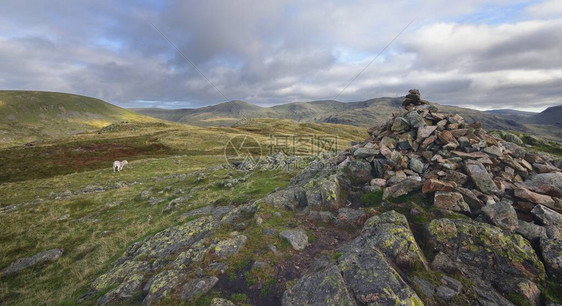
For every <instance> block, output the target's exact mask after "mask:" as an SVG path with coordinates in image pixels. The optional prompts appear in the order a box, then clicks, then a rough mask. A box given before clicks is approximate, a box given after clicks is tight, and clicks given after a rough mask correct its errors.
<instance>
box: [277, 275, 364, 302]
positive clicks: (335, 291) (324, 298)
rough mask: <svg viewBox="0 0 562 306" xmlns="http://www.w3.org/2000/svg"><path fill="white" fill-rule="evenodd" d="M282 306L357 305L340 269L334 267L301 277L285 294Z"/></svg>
mask: <svg viewBox="0 0 562 306" xmlns="http://www.w3.org/2000/svg"><path fill="white" fill-rule="evenodd" d="M281 304H282V305H284V306H299V305H356V303H355V300H354V298H353V295H352V294H351V293H350V292H349V290H348V289H347V287H346V285H345V281H344V279H343V277H342V273H341V271H340V269H339V268H338V267H336V266H334V265H330V266H328V267H327V268H325V269H323V270H321V271H318V272H315V273H312V274H308V275H305V276H303V277H301V278H300V279H299V280H298V281H297V283H296V284H295V285H294V286H293V287H292V288H289V289H287V290H286V291H285V293H283V298H282V302H281Z"/></svg>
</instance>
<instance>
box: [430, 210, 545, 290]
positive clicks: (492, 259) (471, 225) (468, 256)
mask: <svg viewBox="0 0 562 306" xmlns="http://www.w3.org/2000/svg"><path fill="white" fill-rule="evenodd" d="M426 235H427V241H428V244H429V245H430V246H431V248H432V249H433V250H435V251H439V252H441V253H442V254H444V255H442V256H446V257H447V258H448V259H449V260H450V261H449V262H450V263H451V265H452V266H453V267H454V268H456V269H457V270H459V271H464V272H465V273H468V274H471V275H473V277H474V278H477V279H480V278H482V279H484V280H487V281H491V282H492V283H498V282H506V281H507V280H508V279H511V278H526V279H529V280H531V281H542V280H544V278H545V269H544V265H543V263H542V262H541V261H540V260H539V258H538V257H537V254H536V253H535V251H534V250H533V248H532V246H531V243H530V242H529V241H528V240H526V239H524V238H523V237H522V236H520V235H517V234H509V233H506V232H504V231H502V230H501V229H500V228H497V227H495V226H491V225H488V224H485V223H480V222H477V221H472V220H460V219H456V220H451V219H438V220H433V221H431V222H430V223H429V224H428V225H427V227H426Z"/></svg>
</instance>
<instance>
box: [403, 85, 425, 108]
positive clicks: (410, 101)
mask: <svg viewBox="0 0 562 306" xmlns="http://www.w3.org/2000/svg"><path fill="white" fill-rule="evenodd" d="M422 104H427V101H425V100H422V98H421V94H420V91H419V90H417V89H410V91H408V94H407V95H406V99H404V101H403V102H402V106H404V107H407V108H408V107H411V106H417V105H422Z"/></svg>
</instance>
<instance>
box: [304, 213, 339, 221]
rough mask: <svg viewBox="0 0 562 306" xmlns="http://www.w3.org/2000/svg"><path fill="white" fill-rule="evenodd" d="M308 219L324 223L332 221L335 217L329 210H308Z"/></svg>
mask: <svg viewBox="0 0 562 306" xmlns="http://www.w3.org/2000/svg"><path fill="white" fill-rule="evenodd" d="M306 218H307V219H308V220H314V221H322V222H324V223H329V222H333V221H334V220H335V219H336V217H335V216H334V214H332V213H331V212H329V211H317V210H310V211H309V212H308V214H307V216H306Z"/></svg>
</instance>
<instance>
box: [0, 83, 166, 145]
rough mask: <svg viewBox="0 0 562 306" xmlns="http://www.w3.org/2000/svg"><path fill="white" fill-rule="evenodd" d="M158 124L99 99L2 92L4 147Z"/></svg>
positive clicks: (0, 118)
mask: <svg viewBox="0 0 562 306" xmlns="http://www.w3.org/2000/svg"><path fill="white" fill-rule="evenodd" d="M122 121H128V122H158V121H160V120H158V119H154V118H151V117H148V116H145V115H140V114H136V113H134V112H132V111H130V110H126V109H123V108H120V107H117V106H115V105H112V104H109V103H107V102H104V101H102V100H99V99H94V98H89V97H84V96H79V95H73V94H66V93H57V92H41V91H16V90H2V91H0V143H1V145H2V146H10V145H21V144H23V143H26V142H31V141H36V140H45V139H51V138H58V137H64V136H69V135H75V134H79V133H83V132H89V131H94V130H98V129H100V128H101V127H104V126H107V125H109V124H112V123H116V122H122Z"/></svg>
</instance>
